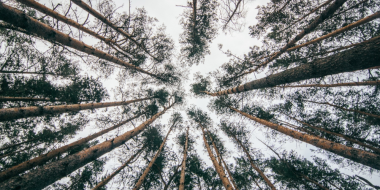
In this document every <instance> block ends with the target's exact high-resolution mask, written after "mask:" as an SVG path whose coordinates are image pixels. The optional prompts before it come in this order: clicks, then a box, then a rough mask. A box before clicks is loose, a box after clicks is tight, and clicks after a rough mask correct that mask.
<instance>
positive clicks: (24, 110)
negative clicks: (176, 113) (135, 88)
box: [0, 97, 153, 121]
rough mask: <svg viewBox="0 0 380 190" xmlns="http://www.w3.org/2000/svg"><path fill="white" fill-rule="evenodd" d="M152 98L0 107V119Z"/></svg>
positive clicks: (63, 111)
mask: <svg viewBox="0 0 380 190" xmlns="http://www.w3.org/2000/svg"><path fill="white" fill-rule="evenodd" d="M149 99H153V98H152V97H149V98H141V99H136V100H129V101H121V102H105V103H87V104H71V105H58V106H43V107H38V106H30V107H21V108H3V109H0V121H9V120H13V119H19V118H26V117H33V116H43V115H50V114H59V113H67V112H74V111H81V110H88V109H96V108H106V107H112V106H121V105H127V104H130V103H134V102H140V101H143V100H149Z"/></svg>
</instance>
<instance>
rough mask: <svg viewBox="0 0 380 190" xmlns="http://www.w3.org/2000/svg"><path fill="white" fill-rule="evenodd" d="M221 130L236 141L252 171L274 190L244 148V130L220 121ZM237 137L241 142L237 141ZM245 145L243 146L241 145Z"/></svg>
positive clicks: (245, 142)
mask: <svg viewBox="0 0 380 190" xmlns="http://www.w3.org/2000/svg"><path fill="white" fill-rule="evenodd" d="M221 129H222V130H223V131H224V132H225V133H226V134H227V135H228V136H229V137H231V138H233V139H234V140H235V141H236V144H237V145H238V147H241V148H242V149H243V151H244V153H245V154H246V156H247V158H248V160H249V162H250V164H251V166H252V168H253V169H254V170H256V171H257V173H259V175H260V176H261V177H262V178H263V179H264V181H265V182H266V183H267V184H268V186H269V187H270V188H271V189H276V188H275V187H274V185H273V184H272V182H270V181H269V179H268V177H267V176H266V175H265V174H264V172H263V171H261V170H260V168H258V167H257V166H256V165H255V164H254V163H253V159H252V157H251V155H250V153H249V152H248V150H249V148H247V147H246V146H247V145H248V140H247V139H248V138H247V137H246V136H245V134H247V131H245V130H244V128H243V127H240V128H238V127H237V126H236V125H234V124H230V123H227V122H226V121H222V122H221ZM238 137H239V138H240V139H242V140H239V139H238ZM242 141H243V143H244V144H245V145H246V146H244V145H243V143H242Z"/></svg>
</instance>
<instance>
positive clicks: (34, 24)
mask: <svg viewBox="0 0 380 190" xmlns="http://www.w3.org/2000/svg"><path fill="white" fill-rule="evenodd" d="M0 12H1V13H2V14H0V19H1V20H3V21H5V22H8V23H10V24H13V25H15V26H17V27H20V28H22V29H25V30H26V31H28V32H30V33H33V34H35V35H37V36H39V37H41V38H44V39H46V40H48V41H52V42H58V43H61V44H63V45H66V46H68V47H71V48H74V49H76V50H78V51H81V52H84V53H87V54H89V55H93V56H96V57H98V58H100V59H104V60H107V61H110V62H113V63H115V64H118V65H121V66H123V67H127V68H129V69H133V70H136V71H138V72H141V73H144V74H147V75H150V76H152V77H155V78H157V79H160V80H163V78H161V77H159V76H158V75H155V74H153V73H150V72H148V71H145V70H143V69H141V68H140V67H136V66H134V65H132V64H130V63H127V62H125V61H123V60H121V59H118V58H116V57H114V56H112V55H110V54H107V53H106V52H103V51H101V50H98V49H95V48H94V47H92V46H89V45H87V44H85V43H83V42H81V41H79V40H76V39H74V38H71V37H70V36H69V35H67V34H64V33H62V32H60V31H58V30H55V29H54V28H52V27H50V26H48V25H46V24H44V23H41V22H39V21H38V20H36V19H34V18H32V17H30V16H27V15H26V14H25V13H23V12H22V11H20V10H17V9H15V8H12V7H10V6H8V5H5V4H4V3H2V2H0Z"/></svg>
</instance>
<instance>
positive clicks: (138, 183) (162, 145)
mask: <svg viewBox="0 0 380 190" xmlns="http://www.w3.org/2000/svg"><path fill="white" fill-rule="evenodd" d="M173 126H174V125H172V126H171V127H170V129H169V131H168V133H167V134H166V137H165V138H164V141H162V143H161V145H160V148H159V149H158V150H157V152H156V154H155V155H154V157H153V159H152V160H151V161H150V163H149V165H148V167H147V168H146V169H145V171H144V173H143V174H142V175H141V177H140V179H139V180H138V181H137V183H136V185H135V187H134V188H133V190H138V189H140V187H141V185H142V183H143V182H144V180H145V177H146V176H147V175H148V173H149V171H150V169H151V168H152V166H153V164H154V162H155V161H156V159H157V158H158V156H159V155H160V153H161V151H162V149H163V148H164V145H165V142H166V140H167V139H168V136H169V134H170V132H171V131H172V129H173Z"/></svg>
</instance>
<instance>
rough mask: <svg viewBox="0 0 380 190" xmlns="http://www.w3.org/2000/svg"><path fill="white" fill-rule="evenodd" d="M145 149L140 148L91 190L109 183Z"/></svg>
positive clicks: (97, 189)
mask: <svg viewBox="0 0 380 190" xmlns="http://www.w3.org/2000/svg"><path fill="white" fill-rule="evenodd" d="M144 148H145V147H142V148H140V150H139V151H138V152H136V153H135V154H134V155H132V156H131V157H130V158H129V159H128V160H127V161H126V162H125V163H124V164H123V165H121V166H120V167H119V168H118V169H117V170H116V171H115V172H113V173H112V174H111V175H109V176H108V177H107V178H106V179H104V180H103V181H102V182H100V183H99V184H98V185H96V186H95V187H94V188H93V189H92V190H99V189H100V188H101V187H103V186H105V185H107V183H108V182H109V181H111V179H112V178H113V177H115V176H116V175H117V174H118V173H119V172H120V171H121V170H123V169H124V168H125V167H126V166H128V164H129V163H130V162H131V161H132V160H133V159H135V157H136V156H137V155H139V154H140V153H141V152H142V151H143V150H144Z"/></svg>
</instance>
